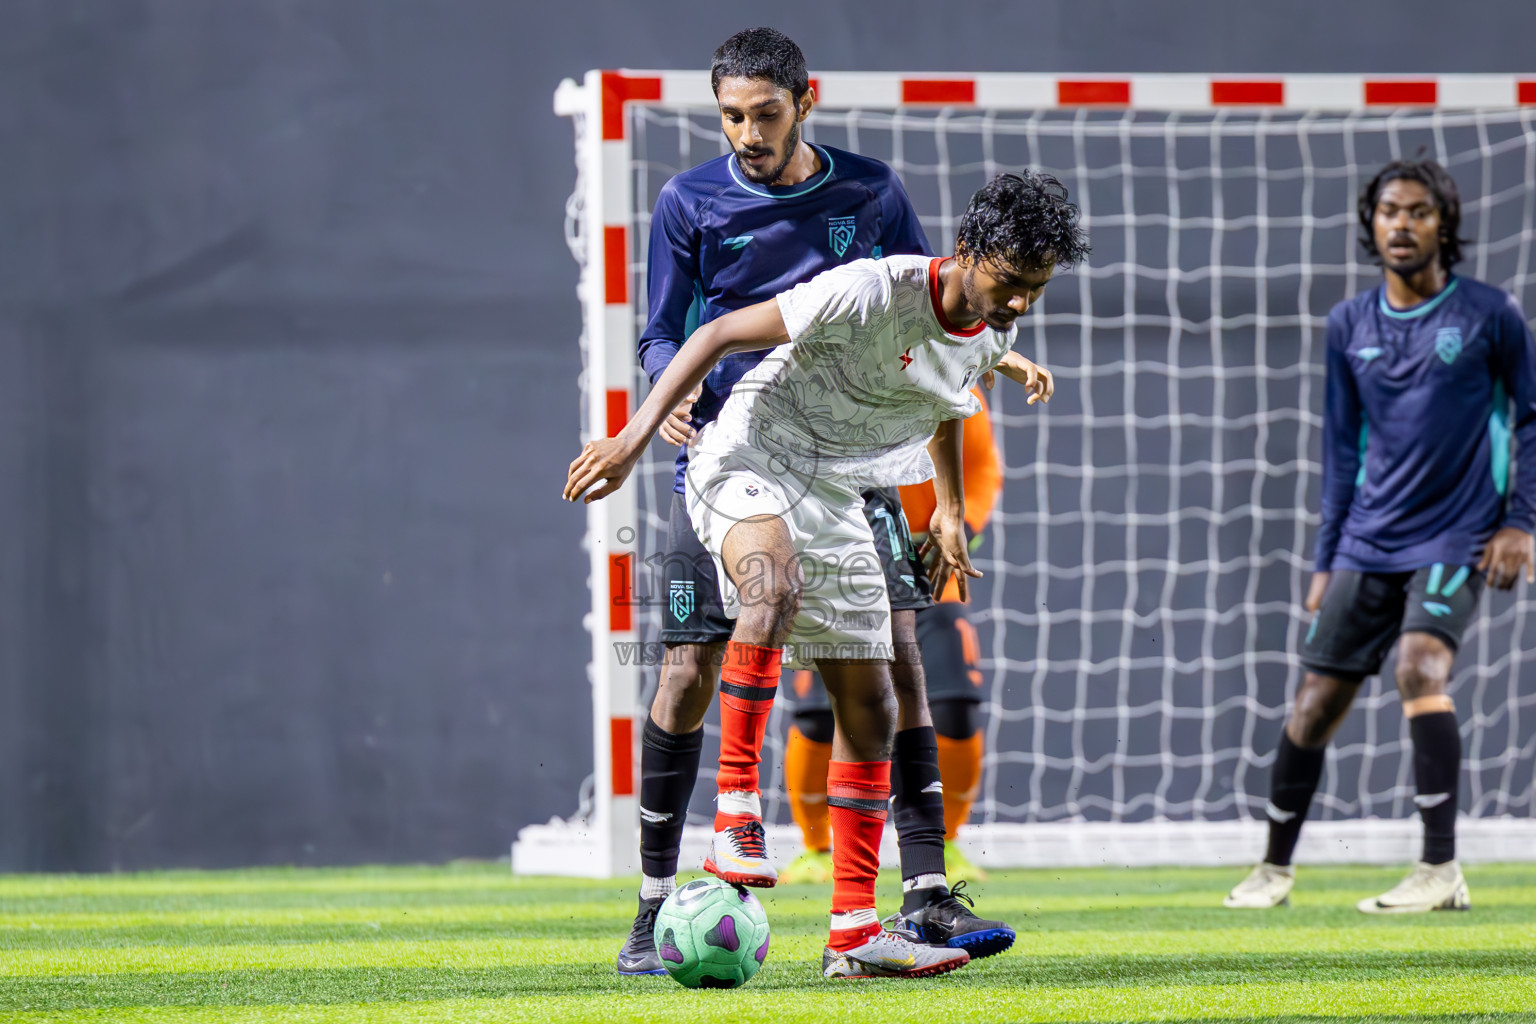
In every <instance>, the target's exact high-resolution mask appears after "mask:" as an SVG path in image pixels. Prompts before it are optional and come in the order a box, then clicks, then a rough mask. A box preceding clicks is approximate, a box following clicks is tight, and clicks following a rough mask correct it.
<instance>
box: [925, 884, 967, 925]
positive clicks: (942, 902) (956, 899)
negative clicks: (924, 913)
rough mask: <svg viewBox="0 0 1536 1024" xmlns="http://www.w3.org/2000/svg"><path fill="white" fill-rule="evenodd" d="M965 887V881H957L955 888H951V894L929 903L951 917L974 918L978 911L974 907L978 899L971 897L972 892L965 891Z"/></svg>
mask: <svg viewBox="0 0 1536 1024" xmlns="http://www.w3.org/2000/svg"><path fill="white" fill-rule="evenodd" d="M964 889H965V883H964V882H963V881H962V882H956V883H955V886H954V888H953V889H950V890H949V895H948V896H944V897H942V898H940V899H938V900H936V901H935V902H933V903H931V904H929V906H930V908H931V909H934V910H939V911H942V912H943V914H944V915H945V916H947V917H949V918H951V919H953V918H957V917H972V918H974V917H975V916H976V913H975V911H974V910H973V909H972V908H973V907H975V906H976V901H975V900H973V899H971V897H970V894H969V893H966V892H964V891H963V890H964Z"/></svg>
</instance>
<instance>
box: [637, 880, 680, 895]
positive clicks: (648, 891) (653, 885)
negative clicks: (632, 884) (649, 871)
mask: <svg viewBox="0 0 1536 1024" xmlns="http://www.w3.org/2000/svg"><path fill="white" fill-rule="evenodd" d="M676 888H677V876H676V875H668V876H667V877H666V878H657V877H656V876H655V875H645V876H643V877H642V878H641V880H640V898H641V899H643V900H655V899H666V898H667V897H668V896H671V895H672V890H673V889H676Z"/></svg>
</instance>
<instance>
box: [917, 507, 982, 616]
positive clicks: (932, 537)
mask: <svg viewBox="0 0 1536 1024" xmlns="http://www.w3.org/2000/svg"><path fill="white" fill-rule="evenodd" d="M930 556H932V557H931V558H930ZM917 557H918V558H919V559H920V560H922V561H923V563H924V564H925V565H928V566H929V570H928V576H929V581H930V582H931V583H932V584H933V592H934V594H935V595H936V596H937V595H939V594H942V593H944V588H945V587H946V586H947V585H948V584H949V580H950V577H951V576H953V577H954V579H955V584H956V586H957V587H958V588H959V590H960V600H962V601H969V600H970V599H971V588H970V583H969V581H970V580H971V579H981V570H979V569H977V568H975V567H974V566H972V565H971V552H970V550H969V547H968V546H967V543H966V537H965V518H964V516H962V515H959V514H956V513H955V512H954V511H953V510H950V509H944V508H938V509H935V510H934V513H933V518H932V519H931V520H929V522H928V539H927V540H925V541H923V546H922V547H921V548H919V549H918V551H917Z"/></svg>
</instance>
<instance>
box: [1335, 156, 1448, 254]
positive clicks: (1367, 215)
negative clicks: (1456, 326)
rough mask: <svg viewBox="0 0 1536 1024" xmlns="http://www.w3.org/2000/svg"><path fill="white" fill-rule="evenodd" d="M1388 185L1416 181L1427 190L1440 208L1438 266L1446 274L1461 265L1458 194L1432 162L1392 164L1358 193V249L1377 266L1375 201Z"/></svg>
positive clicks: (1410, 161) (1443, 172)
mask: <svg viewBox="0 0 1536 1024" xmlns="http://www.w3.org/2000/svg"><path fill="white" fill-rule="evenodd" d="M1389 181H1416V182H1418V183H1419V184H1421V185H1423V186H1424V187H1425V188H1427V189H1429V194H1430V195H1432V196H1434V197H1435V205H1436V206H1438V207H1439V208H1440V266H1442V267H1444V268H1445V269H1446V270H1450V269H1451V267H1453V266H1455V265H1456V264H1457V263H1460V262H1461V244H1462V241H1463V239H1461V238H1459V237H1458V233H1459V232H1460V230H1461V193H1460V191H1458V190H1457V188H1456V179H1454V178H1452V177H1451V176H1450V174H1449V173H1448V172H1447V171H1446V169H1445V168H1444V167H1441V166H1440V165H1439V164H1437V163H1435V161H1433V160H1393V161H1392V162H1391V163H1389V164H1387V166H1385V167H1383V168H1382V169H1381V171H1380V172H1379V173H1377V175H1376V177H1374V178H1372V179H1371V180H1370V181H1369V182H1367V183H1366V186H1365V188H1363V189H1361V190H1360V203H1359V207H1358V209H1359V213H1360V248H1362V249H1364V250H1365V253H1366V255H1367V256H1369V257H1370V258H1371V260H1372V261H1373V262H1375V263H1377V264H1380V263H1381V253H1380V252H1379V251H1377V249H1376V232H1375V229H1374V221H1375V217H1376V201H1377V200H1378V199H1380V198H1381V190H1382V189H1383V188H1384V187H1386V184H1387V182H1389Z"/></svg>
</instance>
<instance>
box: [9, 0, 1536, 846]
mask: <svg viewBox="0 0 1536 1024" xmlns="http://www.w3.org/2000/svg"><path fill="white" fill-rule="evenodd" d="M875 11H878V12H879V14H878V16H875V15H874V13H873V12H875ZM765 20H766V21H768V22H769V23H771V24H774V25H776V26H777V27H779V28H781V29H783V30H784V31H786V32H788V33H790V34H791V35H792V36H794V37H795V38H796V39H797V40H799V41H800V43H801V45H802V46H803V47H804V49H805V50H806V52H807V54H808V56H809V57H810V60H811V62H812V65H813V66H814V67H819V68H826V69H830V68H839V69H842V68H848V69H857V68H861V69H871V70H879V69H913V70H935V71H953V70H963V69H974V70H999V71H1002V70H1047V71H1048V70H1074V71H1137V70H1166V71H1174V70H1190V71H1214V72H1227V71H1232V72H1239V71H1254V72H1258V71H1285V70H1297V71H1378V72H1412V71H1426V72H1432V71H1524V70H1533V69H1532V67H1531V61H1530V58H1529V53H1528V44H1527V40H1528V39H1529V38H1530V35H1531V30H1532V29H1533V28H1536V10H1533V9H1532V8H1531V5H1529V4H1527V3H1524V2H1523V0H1510V2H1500V3H1493V2H1489V3H1482V4H1478V3H1462V4H1460V5H1458V6H1457V9H1456V13H1455V15H1454V16H1448V15H1447V14H1446V9H1445V7H1444V5H1443V4H1441V3H1438V2H1419V0H1414V2H1409V0H1395V2H1388V0H1372V2H1355V3H1345V4H1340V3H1338V2H1337V0H1294V2H1292V3H1289V4H1285V5H1267V4H1266V5H1259V4H1248V3H1231V2H1221V0H1180V2H1168V3H1161V4H1149V3H1134V2H1130V0H1125V2H1118V3H1116V2H1106V0H1098V2H1095V0H1078V2H1074V3H1055V2H1052V3H1039V2H1014V3H1010V4H1006V5H992V4H985V5H983V4H950V5H944V6H943V7H942V8H941V7H940V6H938V5H933V4H931V3H927V2H921V0H889V2H884V3H880V4H878V5H876V4H846V5H841V6H835V5H829V4H821V3H812V2H809V0H787V2H785V3H783V4H780V5H777V6H776V7H775V8H773V9H772V10H771V11H769V10H765V9H764V10H759V9H754V10H729V9H726V8H723V7H722V6H720V5H716V4H704V3H672V4H668V5H666V6H665V7H662V6H661V5H632V4H619V3H609V4H602V3H593V2H590V0H574V2H571V3H566V4H561V5H558V6H557V7H550V6H535V5H513V4H507V3H492V2H489V0H459V2H453V3H427V2H425V0H398V2H390V3H377V2H371V0H304V2H297V0H295V2H257V0H242V2H228V3H219V4H211V3H210V4H196V3H190V2H187V0H110V2H109V0H96V2H70V0H26V2H23V0H15V2H13V3H10V4H7V5H5V6H4V7H3V8H0V154H3V157H0V224H3V226H4V245H3V246H0V870H97V869H112V868H137V867H149V866H164V865H189V866H192V865H195V866H221V865H232V864H253V863H349V862H364V861H400V860H444V859H448V858H451V857H458V856H476V857H484V856H496V855H500V854H503V853H504V852H505V849H506V844H507V842H508V841H509V840H510V838H511V837H512V835H513V834H514V832H515V830H516V829H517V828H518V827H519V826H521V825H523V824H526V823H528V822H531V821H535V820H541V819H543V818H546V817H548V816H549V815H551V814H556V813H560V814H565V813H569V812H570V811H571V810H572V809H573V807H574V803H575V794H576V788H577V785H578V783H579V781H580V779H581V777H582V776H583V775H585V774H586V773H587V771H588V770H589V761H590V739H589V731H590V727H589V724H588V714H589V712H588V697H587V690H586V680H585V674H584V665H585V661H586V637H585V634H584V633H583V632H582V630H581V627H580V617H581V614H582V611H583V609H584V607H585V605H586V601H587V598H586V590H585V567H584V564H583V561H582V559H581V556H580V552H579V548H578V542H579V538H580V532H581V526H582V523H581V517H580V514H579V512H576V511H574V510H572V509H570V508H568V507H565V506H563V505H562V504H561V503H560V502H559V500H558V498H557V493H558V480H559V479H560V474H561V472H562V471H563V467H564V465H565V464H566V462H567V461H568V460H569V458H570V453H571V451H572V449H573V445H574V440H575V437H576V430H577V426H576V424H577V409H576V401H575V399H576V387H575V377H576V372H577V368H578V355H577V351H576V347H575V343H574V339H575V336H576V331H577V326H578V320H577V308H576V303H575V299H574V295H573V289H574V286H575V267H574V265H573V264H572V263H571V261H570V259H569V257H568V255H567V254H566V252H565V249H564V246H563V243H562V242H561V233H560V231H561V220H562V210H563V203H564V199H565V197H566V195H567V194H568V192H569V191H570V187H571V183H572V175H573V167H572V163H571V152H572V150H571V135H570V128H569V125H568V124H567V123H565V122H564V121H562V120H561V119H559V118H556V117H555V116H554V115H553V114H552V113H551V112H550V96H551V94H552V92H553V89H554V87H555V85H556V84H557V83H558V81H559V80H560V79H561V78H562V77H566V76H579V75H580V73H581V72H583V71H585V70H586V69H588V68H591V67H617V66H630V67H699V66H703V65H704V64H706V63H707V60H708V56H709V54H710V52H711V51H712V49H713V48H714V46H716V45H717V44H718V43H719V42H720V41H721V40H722V39H724V38H725V37H726V36H728V35H729V34H730V33H732V32H734V31H736V30H737V29H739V28H742V27H745V26H747V25H748V24H755V23H761V22H763V21H765ZM1431 46H1433V49H1430V47H1431Z"/></svg>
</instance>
